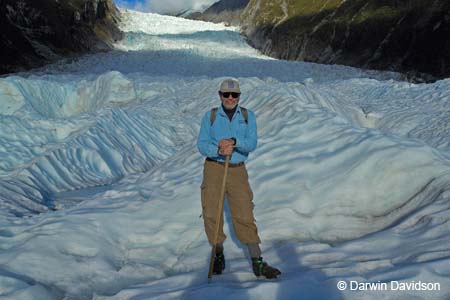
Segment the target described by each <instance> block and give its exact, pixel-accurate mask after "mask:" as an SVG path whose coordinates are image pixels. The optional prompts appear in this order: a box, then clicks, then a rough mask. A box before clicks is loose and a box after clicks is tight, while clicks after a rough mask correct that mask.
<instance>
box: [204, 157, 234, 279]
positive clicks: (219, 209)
mask: <svg viewBox="0 0 450 300" xmlns="http://www.w3.org/2000/svg"><path fill="white" fill-rule="evenodd" d="M229 163H230V155H227V156H226V158H225V170H224V174H223V180H222V189H221V191H220V199H219V203H218V205H217V215H216V228H215V231H214V239H213V243H212V250H211V257H210V259H209V271H208V283H210V282H211V278H212V273H213V267H214V256H215V255H216V244H217V238H218V236H219V226H220V219H221V218H222V216H223V205H224V202H225V199H224V198H225V185H226V183H227V175H228V165H229Z"/></svg>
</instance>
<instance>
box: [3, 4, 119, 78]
mask: <svg viewBox="0 0 450 300" xmlns="http://www.w3.org/2000/svg"><path fill="white" fill-rule="evenodd" d="M119 20H120V13H119V10H118V9H117V7H116V6H115V5H114V3H113V2H112V0H52V1H50V0H0V28H1V32H0V74H5V73H10V72H15V71H23V70H27V69H30V68H33V67H38V66H42V65H44V64H46V63H50V62H54V61H56V60H58V59H60V58H63V57H70V56H76V55H79V54H83V53H87V52H93V51H103V50H108V49H110V48H111V46H112V43H113V42H114V41H116V40H119V39H121V38H122V33H121V32H120V30H119V29H118V27H117V24H118V22H119Z"/></svg>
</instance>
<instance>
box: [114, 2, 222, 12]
mask: <svg viewBox="0 0 450 300" xmlns="http://www.w3.org/2000/svg"><path fill="white" fill-rule="evenodd" d="M119 1H121V0H116V2H119ZM217 1H218V0H142V1H140V2H136V3H135V4H134V7H133V8H134V9H135V10H139V11H145V12H154V13H159V14H177V13H180V12H183V11H185V10H188V9H190V10H193V11H203V10H205V9H206V8H208V7H209V6H211V5H212V4H213V3H215V2H217ZM122 2H123V1H122Z"/></svg>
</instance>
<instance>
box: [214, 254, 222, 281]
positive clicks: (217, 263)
mask: <svg viewBox="0 0 450 300" xmlns="http://www.w3.org/2000/svg"><path fill="white" fill-rule="evenodd" d="M223 270H225V256H224V255H223V252H222V253H216V256H215V257H214V266H213V274H215V275H220V274H222V271H223Z"/></svg>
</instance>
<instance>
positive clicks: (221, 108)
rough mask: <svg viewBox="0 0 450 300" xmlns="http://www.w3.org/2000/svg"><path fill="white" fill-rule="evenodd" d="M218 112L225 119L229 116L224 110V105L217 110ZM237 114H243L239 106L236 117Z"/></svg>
mask: <svg viewBox="0 0 450 300" xmlns="http://www.w3.org/2000/svg"><path fill="white" fill-rule="evenodd" d="M217 112H218V113H220V114H222V115H223V116H225V117H226V116H227V114H226V113H225V111H224V110H223V107H222V104H220V106H219V109H218V110H217ZM237 113H239V114H240V113H241V107H240V106H239V104H238V105H237V108H236V112H235V113H234V114H235V115H236V114H237Z"/></svg>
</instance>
